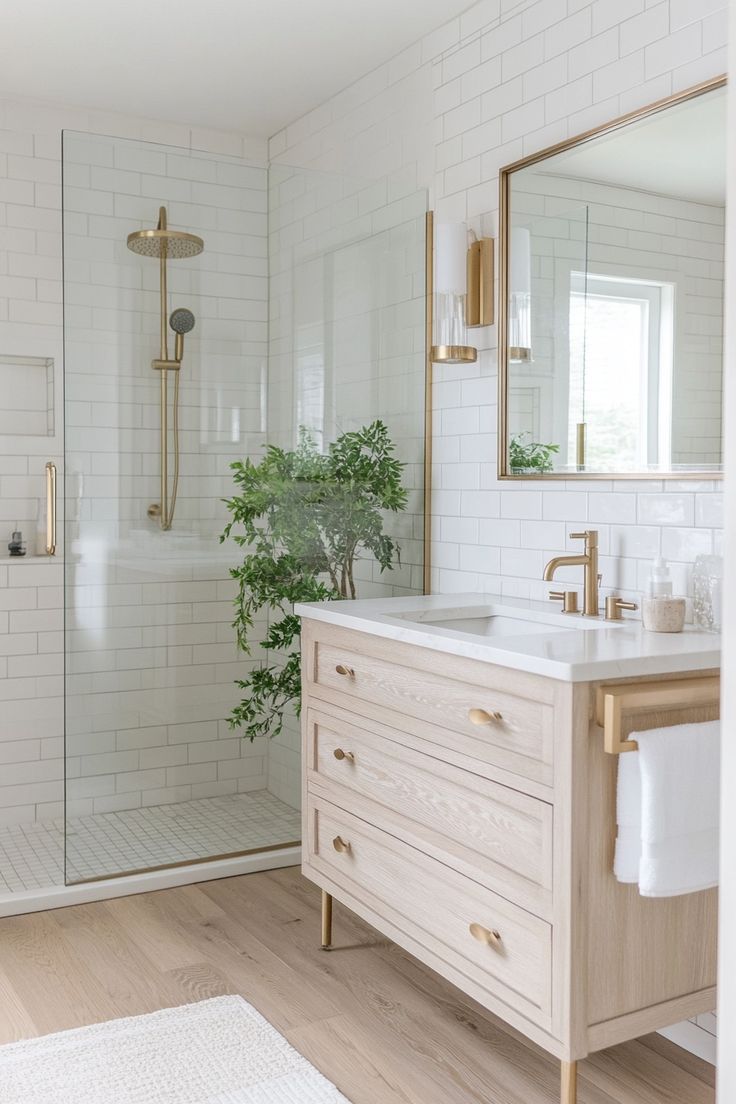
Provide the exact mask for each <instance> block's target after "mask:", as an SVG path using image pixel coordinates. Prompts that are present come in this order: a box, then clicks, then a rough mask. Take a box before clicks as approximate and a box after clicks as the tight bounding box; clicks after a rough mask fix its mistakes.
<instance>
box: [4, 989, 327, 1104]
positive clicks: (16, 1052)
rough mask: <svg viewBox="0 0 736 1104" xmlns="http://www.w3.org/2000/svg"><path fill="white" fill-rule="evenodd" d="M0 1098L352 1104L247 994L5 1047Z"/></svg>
mask: <svg viewBox="0 0 736 1104" xmlns="http://www.w3.org/2000/svg"><path fill="white" fill-rule="evenodd" d="M0 1101H2V1104H348V1101H347V1100H346V1099H345V1097H344V1096H343V1095H342V1094H341V1093H339V1092H338V1090H337V1089H336V1088H335V1086H334V1085H332V1084H330V1082H329V1081H327V1080H326V1078H324V1077H323V1076H322V1074H321V1073H319V1072H318V1071H317V1070H316V1069H315V1068H314V1066H312V1065H310V1063H309V1062H308V1061H307V1060H306V1058H303V1057H302V1056H301V1054H299V1053H297V1051H296V1050H294V1048H293V1047H292V1046H290V1044H289V1043H287V1041H286V1039H284V1037H283V1036H282V1035H279V1033H278V1031H276V1029H275V1028H273V1027H271V1024H270V1023H268V1021H267V1020H264V1018H263V1016H261V1015H260V1013H258V1012H256V1010H255V1008H253V1007H252V1006H251V1005H250V1004H248V1003H247V1002H246V1001H244V1000H243V999H242V997H215V998H214V999H212V1000H206V1001H200V1002H199V1003H198V1004H185V1005H182V1006H181V1007H180V1008H167V1009H164V1010H163V1011H162V1012H152V1013H151V1014H150V1015H148V1016H132V1017H131V1018H129V1019H125V1020H111V1021H110V1022H109V1023H101V1024H93V1025H92V1026H91V1027H79V1028H75V1029H74V1030H73V1031H62V1032H59V1034H57V1035H43V1036H41V1038H39V1039H26V1040H24V1041H23V1042H20V1043H11V1044H10V1045H8V1046H3V1047H0Z"/></svg>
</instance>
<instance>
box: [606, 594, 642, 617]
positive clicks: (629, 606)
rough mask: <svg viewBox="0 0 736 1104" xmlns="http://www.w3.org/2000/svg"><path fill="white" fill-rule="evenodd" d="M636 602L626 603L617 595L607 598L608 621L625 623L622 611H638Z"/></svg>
mask: <svg viewBox="0 0 736 1104" xmlns="http://www.w3.org/2000/svg"><path fill="white" fill-rule="evenodd" d="M638 608H639V607H638V605H637V604H636V602H625V601H624V600H623V598H619V597H618V595H616V594H609V595H608V597H607V598H606V621H623V618H622V616H621V610H638Z"/></svg>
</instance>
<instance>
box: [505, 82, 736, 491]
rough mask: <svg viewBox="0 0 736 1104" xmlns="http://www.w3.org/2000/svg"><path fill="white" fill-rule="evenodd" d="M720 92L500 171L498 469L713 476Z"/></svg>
mask: <svg viewBox="0 0 736 1104" xmlns="http://www.w3.org/2000/svg"><path fill="white" fill-rule="evenodd" d="M725 93H726V90H725V87H724V86H722V85H720V86H718V87H715V88H710V89H709V90H708V91H705V92H699V93H698V94H695V95H691V96H689V98H687V99H681V100H680V101H678V102H675V103H671V104H669V105H667V106H664V107H662V108H660V109H657V110H656V111H654V112H653V113H650V114H647V115H644V116H643V117H642V116H639V117H637V118H636V119H634V120H633V121H629V122H627V123H624V124H623V125H619V124H616V125H615V126H614V127H611V128H608V129H605V128H604V129H603V130H602V131H599V132H597V133H595V134H593V135H591V136H588V137H585V138H583V139H581V140H579V141H577V142H571V143H570V144H569V145H568V146H567V147H566V148H564V149H562V150H559V149H558V151H557V152H552V153H550V155H548V156H545V155H541V156H540V158H539V159H535V160H534V161H533V162H531V163H530V161H531V159H527V160H526V161H525V162H522V163H520V164H519V165H517V166H511V167H510V168H509V169H506V170H504V172H503V173H502V218H503V222H504V226H503V229H502V234H503V236H504V241H503V245H504V250H503V252H504V258H505V259H504V264H505V281H506V282H505V286H506V290H507V295H506V300H507V303H506V318H505V320H504V321H505V327H504V333H503V341H502V354H503V355H502V357H501V361H502V363H501V372H502V377H501V382H502V386H501V402H502V403H503V404H504V405H503V414H502V431H503V430H505V432H502V446H501V474H502V475H505V476H523V477H527V478H528V477H529V476H530V475H531V476H538V475H548V476H554V475H555V474H557V475H558V477H559V475H560V474H575V475H576V476H580V475H592V474H607V473H611V474H634V473H643V474H648V473H652V472H656V473H661V474H664V475H667V474H672V475H677V476H681V475H682V474H683V473H691V472H692V473H718V472H720V470H721V466H722V373H723V278H724V228H725V191H726V94H725Z"/></svg>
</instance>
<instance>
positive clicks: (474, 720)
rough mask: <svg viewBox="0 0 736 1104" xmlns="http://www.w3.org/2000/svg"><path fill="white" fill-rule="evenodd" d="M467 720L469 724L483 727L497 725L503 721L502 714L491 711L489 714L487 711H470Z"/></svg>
mask: <svg viewBox="0 0 736 1104" xmlns="http://www.w3.org/2000/svg"><path fill="white" fill-rule="evenodd" d="M468 718H469V720H470V722H471V724H474V725H485V724H494V723H495V724H498V722H499V721H502V720H503V714H502V713H499V712H498V711H497V710H495V709H493V710H491V712H490V713H489V712H488V710H487V709H471V710H469V712H468Z"/></svg>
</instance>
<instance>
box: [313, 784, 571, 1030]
mask: <svg viewBox="0 0 736 1104" xmlns="http://www.w3.org/2000/svg"><path fill="white" fill-rule="evenodd" d="M307 815H308V822H309V857H308V865H309V866H311V867H312V868H313V870H314V871H316V872H318V873H319V874H322V875H324V877H325V878H327V879H328V880H329V881H330V882H331V883H332V884H333V885H332V888H335V887H337V888H339V889H342V890H344V891H345V893H346V895H347V897H348V900H347V904H348V905H349V906H350V907H351V908H354V910H355V911H357V912H362V914H363V915H364V917H365V919H367V920H368V921H369V923H370V922H372V923H373V924H375V925H377V926H378V927H379V928H380V927H381V920H385V921H387V922H388V925H389V926H390V931H389V934H391V935H392V937H393V938H395V939H396V941H397V942H398V943H400V944H401V945H403V946H405V947H406V948H407V949H408V950H409V951H411V952H412V953H413V954H416V956H417V957H418V958H420V959H422V960H423V961H425V962H427V964H428V965H430V966H432V967H433V968H434V969H436V970H437V971H438V972H439V973H442V974H443V975H444V976H445V977H447V978H448V979H449V980H450V981H452V982H454V983H455V984H457V985H459V986H460V987H463V984H464V980H465V979H470V980H471V981H472V983H473V984H474V988H475V990H476V991H477V989H478V988H480V990H481V991H482V992H487V993H488V994H489V996H492V997H494V998H496V999H498V1000H501V1001H503V1002H505V1003H506V1004H509V1005H511V1006H512V1007H514V1008H516V1009H517V1010H519V1011H522V1012H523V1013H524V1014H525V1015H527V1016H529V1017H530V1018H533V1019H534V1020H535V1021H536V1022H538V1023H547V1022H548V1020H549V1017H550V1007H551V968H552V938H551V933H552V929H551V927H550V925H549V924H546V923H545V922H544V921H543V920H540V919H538V918H537V917H536V916H532V915H531V914H530V913H527V912H525V911H524V910H523V909H521V908H518V907H517V906H515V905H513V904H511V903H510V902H509V901H506V900H505V899H504V898H503V897H500V896H498V895H497V894H495V893H493V892H491V890H489V889H486V888H485V887H484V886H481V885H479V884H478V883H477V882H474V881H471V880H470V879H469V878H465V877H464V876H463V875H462V874H460V873H458V872H457V871H456V870H453V869H452V868H451V867H448V866H445V865H444V864H443V863H440V862H438V861H437V860H435V859H432V858H430V857H429V856H428V855H425V854H423V853H422V852H421V851H417V850H415V849H414V848H413V847H410V846H409V845H408V844H406V843H405V842H403V841H402V840H399V839H396V838H395V837H394V836H391V835H388V834H387V833H386V832H382V831H381V830H380V829H378V828H375V827H374V826H372V825H370V824H368V823H366V822H365V821H362V820H359V819H358V818H357V817H354V816H352V815H351V814H350V813H347V812H345V811H344V810H342V809H338V808H337V807H335V806H334V805H331V804H330V803H328V802H326V801H323V800H321V799H319V798H316V797H312V798H310V800H309V805H308V814H307ZM339 896H340V894H339V892H338V898H339ZM361 906H362V907H361Z"/></svg>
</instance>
